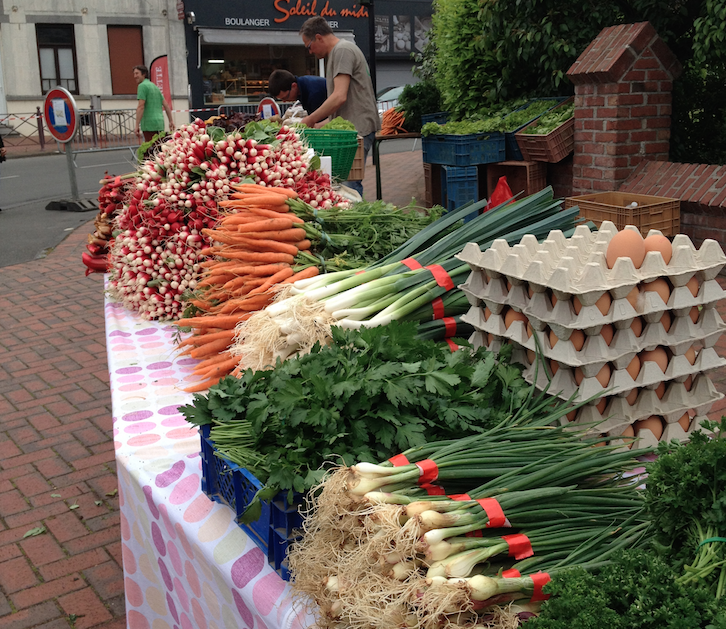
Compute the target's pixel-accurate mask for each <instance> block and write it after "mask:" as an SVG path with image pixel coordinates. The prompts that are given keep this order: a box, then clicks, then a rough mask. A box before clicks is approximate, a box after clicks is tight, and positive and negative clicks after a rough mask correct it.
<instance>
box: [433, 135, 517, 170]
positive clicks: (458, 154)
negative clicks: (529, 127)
mask: <svg viewBox="0 0 726 629" xmlns="http://www.w3.org/2000/svg"><path fill="white" fill-rule="evenodd" d="M421 146H422V149H423V161H424V162H427V163H429V164H444V165H446V166H476V165H477V164H493V163H496V162H501V161H503V160H504V155H505V148H504V134H503V133H501V132H499V131H495V132H493V133H472V134H469V135H451V134H444V135H429V136H426V137H424V138H423V139H422V141H421Z"/></svg>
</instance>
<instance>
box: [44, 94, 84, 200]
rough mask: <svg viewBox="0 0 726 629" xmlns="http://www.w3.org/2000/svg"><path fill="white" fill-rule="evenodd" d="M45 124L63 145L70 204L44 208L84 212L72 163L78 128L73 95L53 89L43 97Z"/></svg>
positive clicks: (76, 110) (76, 109)
mask: <svg viewBox="0 0 726 629" xmlns="http://www.w3.org/2000/svg"><path fill="white" fill-rule="evenodd" d="M43 114H44V116H45V123H46V125H47V126H48V131H49V132H50V134H51V135H52V136H53V137H54V138H55V139H56V140H57V141H58V142H61V143H62V144H65V145H66V146H65V154H66V162H67V163H68V178H69V179H70V183H71V196H72V199H71V202H67V201H66V202H63V201H61V202H51V203H49V204H48V205H47V206H46V209H48V210H50V209H52V210H61V209H65V210H71V211H75V212H85V211H86V210H87V209H95V208H94V207H91V208H86V207H85V204H84V203H83V202H82V201H81V200H80V199H79V198H78V183H77V181H76V167H75V163H74V161H73V136H74V135H75V134H76V129H77V128H78V107H77V106H76V100H75V99H74V98H73V95H72V94H71V93H70V92H69V91H68V90H67V89H65V88H63V87H54V88H53V89H52V90H50V91H49V92H48V93H47V94H46V96H45V103H44V105H43Z"/></svg>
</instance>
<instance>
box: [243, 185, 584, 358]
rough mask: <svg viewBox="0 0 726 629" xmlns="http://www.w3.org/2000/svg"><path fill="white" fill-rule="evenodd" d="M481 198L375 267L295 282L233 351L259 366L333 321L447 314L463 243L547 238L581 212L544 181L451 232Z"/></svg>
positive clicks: (463, 271)
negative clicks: (526, 194) (556, 196)
mask: <svg viewBox="0 0 726 629" xmlns="http://www.w3.org/2000/svg"><path fill="white" fill-rule="evenodd" d="M485 204H486V200H483V201H479V202H478V203H475V204H467V205H465V206H462V207H461V208H459V209H457V210H455V211H453V212H449V213H447V214H445V215H444V216H442V217H441V218H440V219H438V220H437V221H435V222H434V223H432V224H431V225H429V226H428V227H426V228H424V229H423V230H421V231H420V232H419V233H418V234H416V235H415V236H413V237H412V238H411V239H410V240H408V241H407V242H406V243H405V244H403V245H402V246H400V247H399V248H398V249H396V250H395V251H393V252H392V253H390V254H389V255H387V256H384V257H383V258H381V259H380V260H379V261H378V262H376V263H374V264H372V265H369V266H367V267H362V268H360V269H353V270H348V271H340V272H337V273H327V274H324V275H320V276H318V277H316V278H313V279H312V280H310V281H306V280H301V281H298V282H295V284H294V285H293V287H292V288H291V290H290V291H289V292H287V293H286V292H283V293H280V296H279V298H278V300H277V301H276V302H274V303H273V304H271V305H270V306H268V307H267V308H266V309H265V310H263V311H261V312H259V313H256V314H254V315H253V316H252V317H250V318H249V319H248V320H247V321H244V322H242V323H241V324H240V325H239V326H238V328H237V339H236V343H235V345H234V346H233V347H232V350H231V351H232V352H233V353H235V354H237V355H239V356H240V357H241V361H242V364H243V365H244V366H246V367H251V368H253V369H262V368H265V367H266V366H269V365H273V364H274V363H275V361H276V360H277V358H283V359H284V358H286V357H287V356H289V355H291V354H293V353H295V352H301V351H302V352H304V351H307V350H308V349H309V348H310V347H311V346H312V345H313V344H314V343H315V342H318V341H320V342H327V339H328V338H329V332H328V330H329V328H330V326H331V325H338V326H343V327H349V328H361V327H375V326H379V325H386V324H388V323H390V322H391V321H396V320H400V319H405V318H414V317H419V318H418V320H420V321H423V320H426V319H430V313H431V312H432V310H433V309H434V307H436V309H437V311H439V314H440V315H441V316H451V315H454V314H460V313H461V312H462V311H461V310H456V311H453V312H449V313H447V312H446V311H445V307H444V304H442V303H441V302H439V301H437V300H439V299H442V298H443V296H445V295H446V294H447V293H449V292H453V291H454V290H456V287H457V285H458V284H460V283H463V282H464V280H465V279H466V277H467V275H468V273H469V266H468V265H467V264H465V263H462V262H460V261H459V260H458V259H457V257H456V256H457V255H458V254H459V253H460V252H461V250H462V249H463V248H464V246H465V245H466V244H467V243H469V242H475V243H477V244H478V245H479V246H480V247H482V248H486V247H489V246H490V245H491V243H492V242H493V241H494V240H495V239H497V238H506V239H507V240H508V241H509V242H519V240H520V239H521V238H522V236H524V235H525V234H534V235H535V236H536V237H537V238H544V237H545V236H547V234H549V233H550V231H551V230H553V229H560V230H562V231H563V232H570V231H572V230H574V225H575V220H576V217H577V213H578V211H579V210H578V209H577V207H575V208H570V209H567V210H562V209H561V202H560V201H556V200H555V199H554V198H553V195H552V188H551V187H548V188H546V189H544V190H542V191H540V192H537V193H535V194H533V195H531V196H529V197H526V198H524V199H521V200H519V201H515V202H513V203H511V204H508V205H507V204H502V205H500V206H498V207H496V208H494V209H491V210H489V211H488V212H485V213H484V214H481V215H478V216H476V218H474V219H473V220H471V221H469V222H467V223H463V224H460V226H458V227H457V228H456V229H454V230H453V231H451V230H450V228H451V227H452V226H456V225H457V224H459V222H460V220H461V219H463V218H464V217H465V216H468V215H470V214H472V213H477V212H479V211H481V210H482V209H483V208H484V206H485ZM290 293H292V296H290ZM442 308H443V310H444V311H443V312H440V311H441V310H442ZM438 318H440V317H438Z"/></svg>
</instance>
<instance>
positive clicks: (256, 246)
mask: <svg viewBox="0 0 726 629" xmlns="http://www.w3.org/2000/svg"><path fill="white" fill-rule="evenodd" d="M238 244H240V245H243V246H244V247H245V248H246V249H249V250H251V251H275V252H278V253H289V254H290V255H291V256H296V255H297V253H298V248H297V247H296V246H295V245H291V244H289V243H286V242H278V241H277V240H270V239H269V238H243V237H240V238H239V240H238Z"/></svg>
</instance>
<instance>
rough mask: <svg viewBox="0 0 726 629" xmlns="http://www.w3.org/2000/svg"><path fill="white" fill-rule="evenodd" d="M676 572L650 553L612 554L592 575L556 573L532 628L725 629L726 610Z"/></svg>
mask: <svg viewBox="0 0 726 629" xmlns="http://www.w3.org/2000/svg"><path fill="white" fill-rule="evenodd" d="M678 576H679V575H678V572H677V570H675V569H674V568H673V567H672V566H671V565H669V564H668V562H667V561H666V560H665V559H663V558H662V557H660V556H658V555H657V554H656V553H654V552H653V551H652V550H649V551H644V550H631V551H627V552H621V553H620V554H618V555H615V556H614V559H613V561H612V563H611V564H609V565H606V566H605V567H603V568H602V570H601V571H600V572H599V573H597V574H593V573H590V572H586V571H585V570H583V569H582V568H575V569H572V570H566V571H563V572H560V573H557V574H556V575H555V576H554V577H553V579H552V581H551V582H550V583H548V584H547V585H546V586H545V589H544V591H545V592H546V593H550V594H551V595H552V597H551V598H550V599H549V600H548V601H547V602H546V603H545V604H544V605H543V607H542V611H541V613H540V616H539V617H538V618H532V619H531V620H529V621H528V622H527V625H526V626H527V628H528V629H530V627H531V629H574V628H576V627H577V628H585V627H586V628H587V629H724V628H725V627H726V607H725V606H724V605H723V603H722V602H721V603H719V602H717V601H716V600H715V599H714V598H713V597H712V596H711V594H710V593H709V592H708V591H707V590H705V589H703V588H696V587H685V586H684V585H682V584H679V583H678V581H677V578H678Z"/></svg>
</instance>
